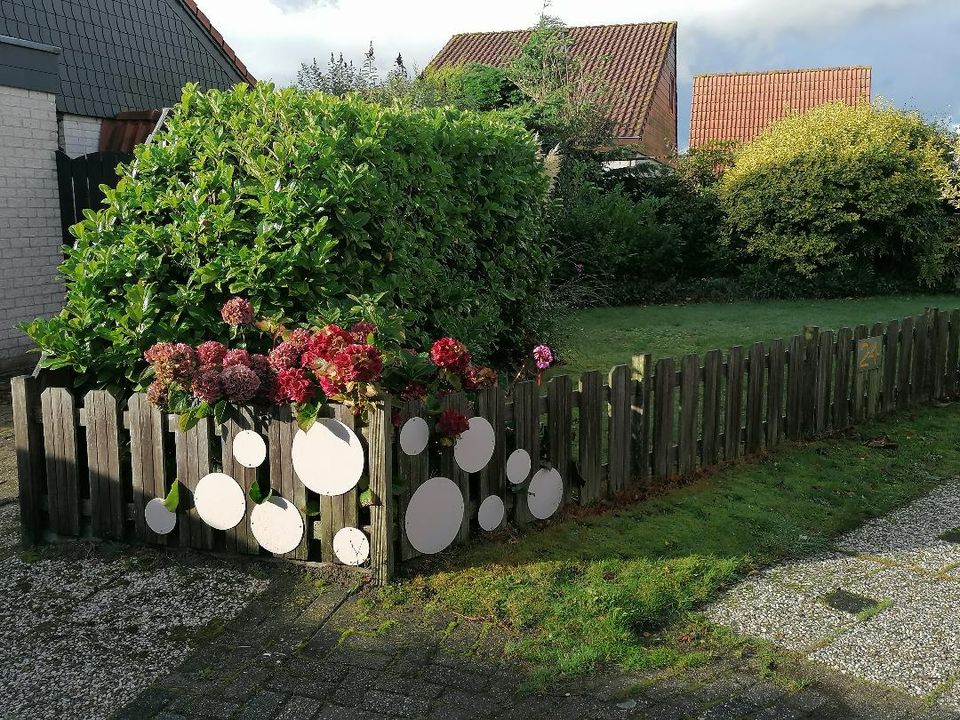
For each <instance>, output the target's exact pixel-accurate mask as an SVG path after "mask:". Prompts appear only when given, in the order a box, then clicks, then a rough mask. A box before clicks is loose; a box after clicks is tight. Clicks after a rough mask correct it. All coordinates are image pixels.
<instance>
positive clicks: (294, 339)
mask: <svg viewBox="0 0 960 720" xmlns="http://www.w3.org/2000/svg"><path fill="white" fill-rule="evenodd" d="M285 342H287V343H289V344H290V345H293V347H295V348H297V350H299V351H300V352H303V351H304V350H306V348H307V343H309V342H310V331H309V330H304V329H303V328H297V329H296V330H294V331H293V332H292V333H290V334H289V335H288V336H287V339H286V341H285Z"/></svg>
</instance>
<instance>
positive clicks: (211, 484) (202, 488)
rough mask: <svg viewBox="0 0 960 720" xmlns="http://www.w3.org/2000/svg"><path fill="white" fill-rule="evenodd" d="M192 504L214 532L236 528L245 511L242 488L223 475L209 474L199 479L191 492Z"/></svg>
mask: <svg viewBox="0 0 960 720" xmlns="http://www.w3.org/2000/svg"><path fill="white" fill-rule="evenodd" d="M193 504H194V505H196V506H197V512H198V513H199V514H200V517H201V519H202V520H203V521H204V522H205V523H206V524H207V525H209V526H210V527H212V528H214V529H216V530H229V529H230V528H234V527H236V526H237V525H239V524H240V521H241V520H243V515H244V513H246V511H247V498H246V496H245V495H244V494H243V488H242V487H240V485H239V483H237V481H236V480H234V479H233V478H232V477H230V476H229V475H225V474H224V473H210V474H209V475H204V476H203V477H202V478H200V482H198V483H197V489H196V490H194V491H193Z"/></svg>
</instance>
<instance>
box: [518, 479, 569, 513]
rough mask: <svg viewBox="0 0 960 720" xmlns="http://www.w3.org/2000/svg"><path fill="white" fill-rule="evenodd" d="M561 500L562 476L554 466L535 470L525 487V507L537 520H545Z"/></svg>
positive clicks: (557, 507)
mask: <svg viewBox="0 0 960 720" xmlns="http://www.w3.org/2000/svg"><path fill="white" fill-rule="evenodd" d="M561 502H563V478H561V477H560V473H558V472H557V471H556V469H554V468H550V469H547V468H542V469H540V470H537V472H536V473H535V474H534V476H533V480H531V481H530V486H529V487H528V488H527V507H529V508H530V514H531V515H533V516H534V517H535V518H537V520H546V519H547V518H548V517H550V516H551V515H553V514H554V513H555V512H556V511H557V510H558V509H559V508H560V503H561Z"/></svg>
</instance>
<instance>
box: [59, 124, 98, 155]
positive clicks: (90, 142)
mask: <svg viewBox="0 0 960 720" xmlns="http://www.w3.org/2000/svg"><path fill="white" fill-rule="evenodd" d="M102 122H103V121H102V120H101V119H100V118H94V117H85V116H84V115H62V116H61V118H60V127H59V131H60V147H61V148H62V149H63V151H64V152H65V153H66V154H67V155H69V156H70V157H80V156H81V155H89V154H90V153H95V152H97V151H98V150H99V149H100V124H101V123H102Z"/></svg>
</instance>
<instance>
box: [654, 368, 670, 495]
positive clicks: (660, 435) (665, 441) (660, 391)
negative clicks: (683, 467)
mask: <svg viewBox="0 0 960 720" xmlns="http://www.w3.org/2000/svg"><path fill="white" fill-rule="evenodd" d="M675 384H676V375H675V371H674V369H673V358H662V359H661V360H658V361H657V370H656V374H655V375H654V385H655V386H656V389H655V390H654V413H655V416H654V417H655V419H654V423H653V476H654V477H655V478H656V479H657V480H661V481H662V480H666V479H668V478H670V477H671V476H672V475H673V473H674V464H673V387H674V385H675Z"/></svg>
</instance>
